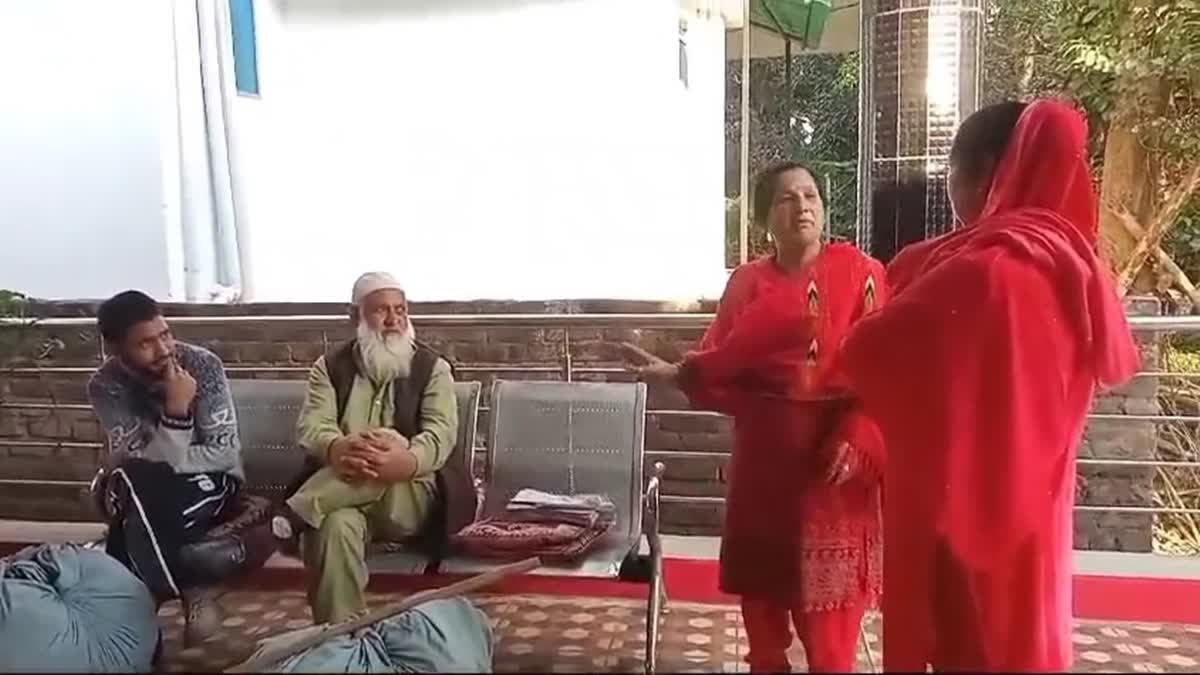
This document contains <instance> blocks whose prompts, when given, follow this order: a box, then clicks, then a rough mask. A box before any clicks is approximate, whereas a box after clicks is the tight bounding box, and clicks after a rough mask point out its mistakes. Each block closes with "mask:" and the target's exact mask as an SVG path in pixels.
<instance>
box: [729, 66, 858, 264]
mask: <svg viewBox="0 0 1200 675" xmlns="http://www.w3.org/2000/svg"><path fill="white" fill-rule="evenodd" d="M741 81H742V64H741V61H730V62H728V64H727V68H726V77H725V86H726V94H725V101H726V103H725V195H726V205H727V208H726V211H725V215H726V218H725V224H726V227H725V231H726V247H725V250H726V262H727V264H730V265H733V264H736V262H737V259H738V251H737V246H738V234H739V232H738V228H739V226H740V221H739V217H740V213H739V209H740V203H739V201H738V199H737V197H738V191H739V189H740V174H739V171H740V168H741V163H740V156H739V152H740V148H741V124H742V120H741V112H740V111H741V100H742V93H741V91H742V90H741ZM749 123H750V174H751V176H754V175H755V174H757V173H758V172H759V171H762V170H763V169H765V168H767V167H768V166H769V165H771V164H773V163H775V162H778V161H781V160H785V159H787V160H795V161H800V162H804V163H806V164H808V165H809V166H811V167H812V168H813V170H814V172H815V173H817V174H819V175H818V176H816V178H817V180H818V181H819V182H820V183H821V185H822V188H823V190H824V192H825V209H826V220H827V227H828V230H829V232H830V234H831V235H832V236H834V237H836V238H843V239H844V238H849V239H853V236H854V228H855V225H856V222H857V212H858V205H857V201H856V200H857V185H858V174H857V169H856V165H857V157H858V54H857V53H849V54H812V53H808V54H799V55H796V56H793V57H792V58H791V61H790V62H789V61H788V60H787V59H785V58H782V57H781V58H763V59H755V60H753V61H752V62H751V63H750V122H749ZM751 189H753V188H751ZM749 235H750V237H749V239H750V250H751V256H753V255H756V254H758V253H761V252H763V251H765V250H767V248H768V244H767V238H766V231H765V230H763V228H761V227H758V226H757V225H754V224H751V228H750V232H749Z"/></svg>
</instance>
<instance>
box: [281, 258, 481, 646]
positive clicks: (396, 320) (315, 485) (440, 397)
mask: <svg viewBox="0 0 1200 675" xmlns="http://www.w3.org/2000/svg"><path fill="white" fill-rule="evenodd" d="M350 318H351V320H352V321H353V322H354V324H355V326H356V328H357V337H356V338H355V339H354V340H350V341H348V342H346V343H345V344H342V345H340V346H337V347H334V348H333V349H332V351H330V352H328V353H326V354H325V355H324V356H322V357H321V358H319V359H317V362H316V363H315V364H314V365H313V367H312V370H311V371H310V372H309V376H308V392H307V394H306V396H305V399H304V406H303V408H302V409H301V412H300V419H299V421H298V423H297V435H298V442H299V444H300V446H301V447H302V448H304V450H305V451H306V452H307V453H308V456H309V458H310V460H315V462H310V465H312V467H313V468H314V469H316V470H315V472H314V473H312V475H311V476H309V477H308V478H307V480H305V481H304V482H303V483H302V484H301V485H300V487H299V488H298V489H297V490H296V491H295V492H294V493H293V494H292V496H291V497H289V498H288V499H287V501H286V507H285V508H282V509H281V515H279V516H277V517H276V518H275V519H274V520H273V521H272V529H273V530H274V532H275V535H276V536H277V537H279V538H281V539H290V538H292V537H295V536H300V537H301V545H302V550H303V556H304V566H305V569H306V570H307V576H308V579H309V583H308V588H309V590H308V596H309V603H310V604H311V605H312V611H313V619H314V621H316V622H317V623H322V622H338V621H342V620H345V619H346V618H348V617H350V616H352V615H354V614H356V613H357V612H359V611H361V610H364V609H365V608H366V602H365V599H364V591H365V590H366V587H367V579H368V574H369V573H368V569H367V564H366V549H367V544H368V542H369V541H371V540H372V539H383V540H386V541H402V540H406V539H411V538H414V537H420V536H422V534H423V532H425V531H426V530H428V529H429V525H430V520H431V516H432V515H433V512H434V511H435V508H436V506H437V498H438V496H439V494H438V493H439V490H441V489H443V488H444V481H443V480H442V479H441V476H440V475H438V474H437V472H438V471H439V470H440V469H442V467H443V466H444V465H446V464H447V460H448V459H449V458H450V455H451V452H452V451H453V449H454V444H455V441H456V434H457V431H458V419H457V418H458V408H457V405H456V403H455V396H454V380H453V375H452V370H451V368H450V364H449V363H447V362H446V360H445V359H442V358H440V357H439V356H438V355H437V354H436V353H435V352H433V351H432V350H430V349H429V348H428V347H426V346H424V345H422V344H421V343H419V342H417V340H416V333H415V331H414V330H413V326H412V322H411V321H410V320H409V316H408V302H407V300H406V298H405V294H404V290H403V289H402V288H401V287H400V284H399V283H397V282H396V280H395V279H394V278H392V276H391V275H389V274H387V273H383V272H369V273H367V274H364V275H362V276H361V277H359V279H358V281H356V282H355V284H354V290H353V293H352V299H351V308H350ZM317 463H319V466H320V468H319V469H317V468H316V465H317ZM443 498H444V495H443Z"/></svg>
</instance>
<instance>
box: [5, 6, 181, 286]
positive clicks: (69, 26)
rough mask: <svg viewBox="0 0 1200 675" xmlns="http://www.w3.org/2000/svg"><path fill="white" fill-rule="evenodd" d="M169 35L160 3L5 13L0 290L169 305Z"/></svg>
mask: <svg viewBox="0 0 1200 675" xmlns="http://www.w3.org/2000/svg"><path fill="white" fill-rule="evenodd" d="M170 26H171V20H170V13H169V7H168V5H167V3H166V2H165V1H164V0H121V1H120V2H107V1H105V2H96V1H86V0H37V1H36V2H2V3H0V64H3V65H0V288H9V289H14V290H18V291H22V292H26V293H29V294H32V295H35V296H39V297H50V298H81V297H86V298H95V297H103V296H107V295H109V294H112V293H114V292H116V291H119V290H123V289H125V288H128V287H139V288H142V289H144V290H146V291H147V292H150V293H153V294H155V295H158V296H159V297H166V296H167V295H168V293H169V290H170V286H171V279H170V273H169V271H168V262H167V252H166V233H165V225H164V216H163V173H162V162H161V151H160V138H161V136H162V135H163V121H164V118H165V116H166V114H167V111H168V110H169V109H170V106H172V105H173V90H172V83H171V74H170V68H171V65H170V64H171V63H172V60H171V44H170V39H171V33H170Z"/></svg>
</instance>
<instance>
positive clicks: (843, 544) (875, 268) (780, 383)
mask: <svg viewBox="0 0 1200 675" xmlns="http://www.w3.org/2000/svg"><path fill="white" fill-rule="evenodd" d="M886 296H887V292H886V288H885V284H884V275H883V268H882V267H881V266H880V265H879V263H878V262H876V261H874V260H872V259H871V258H868V257H867V256H865V255H863V254H862V253H861V252H860V251H858V249H856V248H854V247H852V246H848V245H844V244H830V245H827V246H825V247H824V248H823V249H822V252H821V253H820V255H819V256H818V257H817V259H816V260H815V261H814V262H813V263H812V264H811V265H810V266H809V267H808V268H807V269H804V270H802V271H800V272H797V273H792V274H788V273H785V272H784V271H783V270H782V269H781V268H780V267H779V266H778V265H776V263H775V261H774V258H763V259H760V260H756V261H754V262H751V263H748V264H746V265H743V266H742V267H739V268H738V269H737V270H736V271H735V272H734V274H733V276H732V277H731V278H730V280H729V283H728V286H727V287H726V289H725V293H724V295H723V296H722V298H721V303H720V306H719V308H718V310H717V317H716V319H715V320H714V321H713V323H712V325H711V326H709V328H708V330H707V332H706V333H705V335H704V338H703V340H702V342H701V344H700V348H699V350H698V351H696V352H693V353H691V354H689V355H688V357H687V358H686V359H685V361H684V365H683V368H682V377H681V382H682V385H683V388H684V391H685V392H686V393H687V394H688V396H689V398H690V400H691V402H692V405H693V406H694V407H697V408H702V409H710V410H717V411H720V412H724V413H726V414H729V415H732V416H733V417H734V448H733V456H732V459H731V461H730V467H729V471H728V472H727V492H726V502H725V520H724V525H723V531H722V541H721V589H722V590H723V591H725V592H727V593H733V594H738V595H761V596H768V597H772V598H778V599H780V601H781V602H784V603H787V604H789V605H791V606H801V607H805V608H808V609H809V610H821V609H834V608H838V607H841V606H844V605H846V604H847V603H850V602H855V603H857V602H862V601H863V600H864V599H865V600H867V601H873V600H874V598H875V597H876V596H877V595H878V593H879V585H880V580H881V571H880V559H881V542H880V522H879V475H880V470H879V467H880V466H881V462H882V459H881V458H882V445H881V443H880V440H879V434H878V431H877V430H876V428H875V426H874V424H872V423H871V422H870V421H869V420H868V419H867V418H866V417H865V416H864V415H863V414H862V413H861V412H860V411H858V410H856V409H855V408H854V407H853V406H852V404H851V403H850V401H849V400H848V399H846V398H842V397H839V396H837V395H836V390H837V389H838V386H839V384H840V382H841V378H840V376H839V374H838V373H836V372H834V370H833V367H832V366H833V357H834V355H835V354H836V353H837V351H838V349H839V347H840V345H841V342H842V340H843V338H844V336H845V335H846V333H847V331H848V329H849V328H850V326H851V325H852V324H854V323H855V322H856V321H858V320H859V319H860V318H862V317H863V316H865V315H867V314H868V313H870V312H871V311H872V310H874V309H875V308H876V307H877V306H879V305H880V304H882V303H883V302H884V300H885V299H886ZM844 443H848V444H849V445H850V446H851V447H852V450H851V452H850V454H849V461H848V465H849V472H850V476H851V477H850V479H849V480H847V481H846V482H844V483H843V484H842V485H839V486H836V487H835V486H832V485H830V484H829V483H827V482H826V481H825V478H824V476H825V473H826V471H827V470H828V469H829V467H830V463H831V461H832V458H833V456H834V453H835V450H836V449H837V448H838V447H839V446H841V445H842V444H844Z"/></svg>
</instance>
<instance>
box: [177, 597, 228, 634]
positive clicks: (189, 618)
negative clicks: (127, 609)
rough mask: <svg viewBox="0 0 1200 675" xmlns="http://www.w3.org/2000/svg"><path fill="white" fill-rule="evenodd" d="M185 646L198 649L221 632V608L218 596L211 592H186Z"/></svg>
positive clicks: (184, 607)
mask: <svg viewBox="0 0 1200 675" xmlns="http://www.w3.org/2000/svg"><path fill="white" fill-rule="evenodd" d="M181 600H182V602H183V622H184V623H183V646H184V647H185V648H191V647H198V646H200V645H201V644H203V643H204V642H207V641H208V640H211V639H212V638H214V637H216V636H217V635H218V634H219V633H220V632H221V622H222V620H223V617H222V616H221V607H220V605H218V604H217V599H216V594H215V593H212V592H209V591H200V590H191V591H184V592H183V597H182V598H181Z"/></svg>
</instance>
